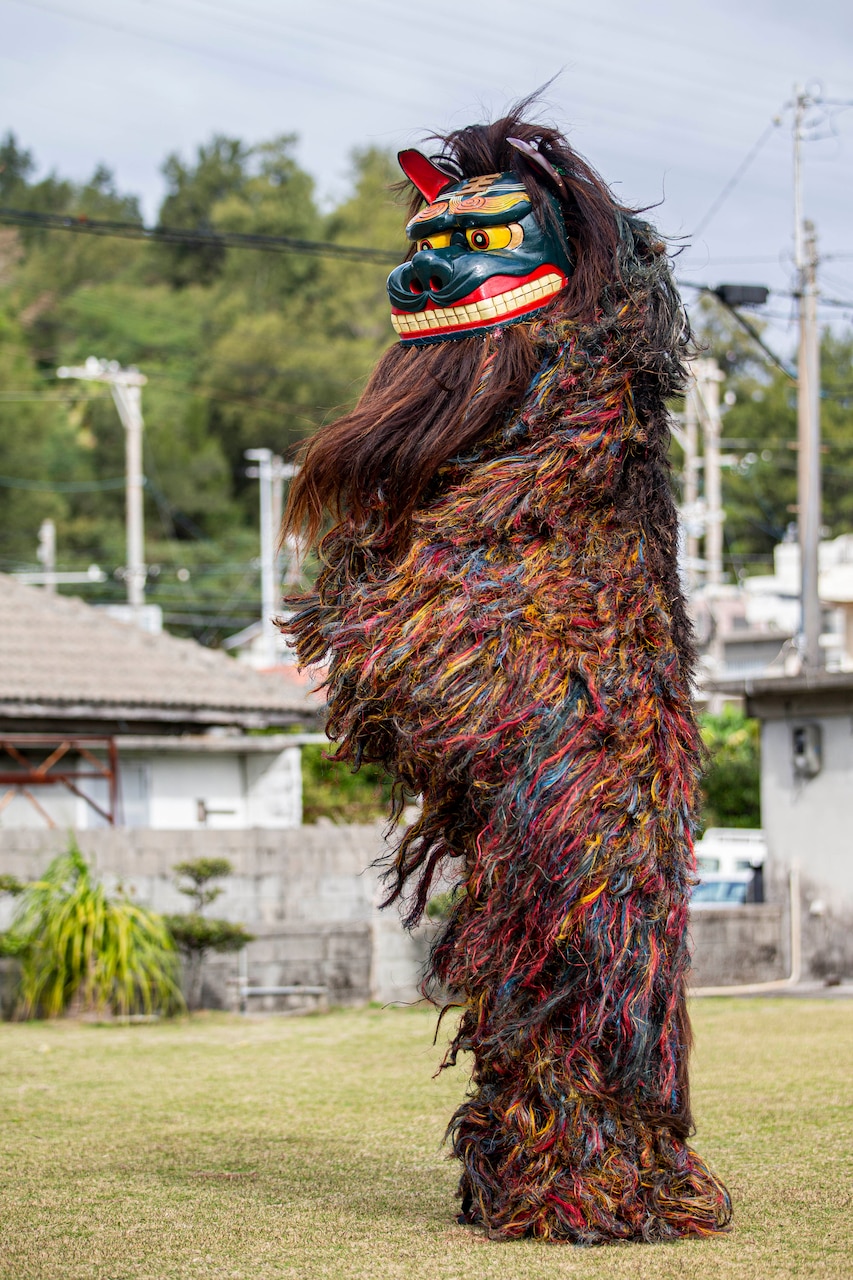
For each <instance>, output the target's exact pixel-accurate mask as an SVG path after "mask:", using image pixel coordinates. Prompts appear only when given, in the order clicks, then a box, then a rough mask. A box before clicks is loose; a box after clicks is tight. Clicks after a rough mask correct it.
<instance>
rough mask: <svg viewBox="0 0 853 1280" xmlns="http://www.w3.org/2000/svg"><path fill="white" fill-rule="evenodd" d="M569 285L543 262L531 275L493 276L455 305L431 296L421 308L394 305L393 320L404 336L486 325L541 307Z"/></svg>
mask: <svg viewBox="0 0 853 1280" xmlns="http://www.w3.org/2000/svg"><path fill="white" fill-rule="evenodd" d="M565 285H566V276H565V274H564V273H563V272H562V271H560V269H559V267H555V266H552V265H551V264H550V263H543V265H542V266H540V267H537V268H536V270H535V271H532V272H531V273H530V275H527V276H490V277H489V278H488V280H484V281H483V283H482V284H481V285H478V287H477V288H476V289H474V290H472V292H471V293H469V294H467V295H466V296H465V297H464V298H460V300H459V301H458V302H454V304H453V306H448V307H440V306H436V304H435V303H434V302H433V300H432V299H431V298H430V300H429V301H428V302H427V304H426V306H425V307H423V308H422V309H421V310H420V311H401V310H400V309H399V308H398V307H392V308H391V323H392V324H393V326H394V328H395V329H396V331H397V333H398V334H399V336H400V338H402V339H403V340H405V339H407V338H409V339H411V338H429V337H432V336H434V335H441V334H445V333H447V332H448V331H452V332H462V331H464V330H466V329H483V328H486V327H488V326H489V325H494V324H500V323H502V322H503V321H504V320H512V319H514V318H515V317H516V316H522V315H526V314H527V313H528V312H529V311H537V310H538V309H539V308H540V307H544V306H545V305H546V303H548V302H550V301H551V299H552V298H554V297H555V296H556V295H557V294H558V293H559V292H560V290H561V289H563V288H565Z"/></svg>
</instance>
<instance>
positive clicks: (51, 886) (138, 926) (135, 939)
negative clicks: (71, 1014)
mask: <svg viewBox="0 0 853 1280" xmlns="http://www.w3.org/2000/svg"><path fill="white" fill-rule="evenodd" d="M6 938H7V940H8V943H9V944H10V946H9V950H13V951H14V952H16V953H17V955H18V956H19V958H20V961H21V1012H22V1014H23V1016H24V1017H32V1016H34V1015H37V1014H38V1013H42V1014H44V1015H46V1016H47V1017H56V1016H57V1015H59V1014H61V1013H63V1012H65V1011H66V1010H68V1009H70V1008H74V1009H79V1010H80V1011H81V1012H82V1011H84V1010H93V1011H105V1010H111V1011H112V1012H114V1013H117V1014H119V1015H121V1016H127V1015H128V1014H130V1013H135V1012H137V1011H143V1012H145V1013H149V1014H150V1013H154V1012H172V1011H174V1010H175V1009H178V1008H180V1007H182V1006H183V997H182V996H181V991H180V986H179V982H178V957H177V952H176V950H175V944H174V942H173V940H172V937H171V935H170V933H169V930H168V928H167V927H166V924H165V923H164V921H163V920H162V918H161V917H160V916H158V915H156V914H155V913H154V912H153V911H147V910H146V909H145V908H144V907H140V906H137V904H136V903H133V902H130V901H129V900H128V898H127V897H125V896H124V895H123V894H119V895H117V896H116V897H114V898H110V897H108V896H107V893H106V891H105V889H104V886H103V884H102V883H101V882H100V881H99V880H97V879H96V878H95V877H94V876H93V874H92V871H91V868H90V867H89V864H88V863H87V862H86V859H85V858H84V857H83V855H82V853H81V852H80V850H79V849H78V848H77V847H76V846H75V845H72V846H71V847H70V848H69V850H68V851H67V852H66V853H63V854H60V856H59V857H57V858H55V859H54V860H53V862H52V863H51V864H50V866H49V867H48V869H47V871H46V872H45V874H44V876H43V877H42V878H41V879H40V880H36V881H34V882H33V883H32V884H29V885H27V886H26V887H25V888H24V890H23V892H22V893H21V895H20V902H19V903H18V907H17V910H16V913H15V918H14V920H13V922H12V927H11V928H10V930H9V932H8V934H7V935H6Z"/></svg>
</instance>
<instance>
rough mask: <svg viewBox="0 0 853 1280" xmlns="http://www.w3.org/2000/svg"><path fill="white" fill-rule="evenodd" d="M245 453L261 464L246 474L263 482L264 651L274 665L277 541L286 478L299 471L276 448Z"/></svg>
mask: <svg viewBox="0 0 853 1280" xmlns="http://www.w3.org/2000/svg"><path fill="white" fill-rule="evenodd" d="M243 456H244V458H247V459H248V460H249V461H250V462H256V463H257V464H258V465H257V466H256V467H247V468H246V475H247V476H250V477H251V478H252V479H256V480H258V482H259V486H258V487H259V490H260V495H259V496H260V508H261V510H260V526H261V627H262V637H263V645H262V653H263V663H264V666H265V667H274V666H275V663H276V634H277V630H276V625H275V622H274V621H273V614H274V613H275V611H276V609H277V608H278V607H279V605H280V603H281V567H280V563H279V556H278V553H277V545H276V544H277V540H278V535H279V531H280V529H281V518H282V510H283V505H284V481H285V480H287V479H289V478H290V477H291V476H293V475H294V474H295V471H296V468H295V467H294V466H292V465H291V464H290V463H287V462H283V461H282V459H281V458H280V457H279V456H278V455H277V454H275V453H273V451H272V449H246V450H245V451H244V453H243Z"/></svg>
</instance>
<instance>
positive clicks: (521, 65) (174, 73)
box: [0, 0, 853, 346]
mask: <svg viewBox="0 0 853 1280" xmlns="http://www.w3.org/2000/svg"><path fill="white" fill-rule="evenodd" d="M0 14H2V32H1V33H0V35H1V36H2V38H0V132H5V130H6V129H11V130H13V131H14V132H15V134H16V135H17V136H18V139H19V141H20V142H21V143H22V144H23V145H25V146H26V147H28V148H30V149H31V150H32V151H33V152H34V153H35V156H36V158H37V160H38V163H39V167H40V171H41V172H45V171H47V170H49V169H55V170H56V171H57V172H58V173H60V174H63V175H67V176H70V177H73V178H76V179H84V178H86V177H88V176H89V175H90V174H91V172H92V171H93V169H94V167H95V165H96V164H98V163H99V162H104V163H106V164H107V165H108V166H109V167H110V168H111V169H113V170H114V172H115V174H116V177H117V180H118V183H119V185H120V187H121V188H122V189H124V190H128V191H132V192H135V193H137V194H139V195H140V196H141V197H142V200H143V207H144V210H145V214H146V217H147V218H149V219H151V218H153V217H154V216H155V214H156V210H157V206H158V203H159V200H160V198H161V196H162V192H163V187H162V180H161V178H160V173H159V169H160V166H161V164H162V162H163V160H164V158H165V156H166V155H167V153H169V152H170V151H174V150H177V151H179V152H181V153H182V154H184V155H185V156H187V157H189V156H191V155H192V153H193V151H194V149H195V147H196V146H197V145H198V144H199V143H200V142H203V141H205V140H206V139H208V138H209V137H210V135H211V134H212V133H214V132H222V133H227V134H230V135H234V136H237V137H240V138H243V139H245V140H246V141H249V142H255V141H260V140H262V139H264V138H269V137H271V136H273V135H275V134H279V133H290V132H293V133H296V134H298V136H299V140H300V141H299V150H298V155H299V159H300V162H301V163H302V165H303V166H304V167H305V168H306V169H308V170H309V171H310V172H311V173H312V174H313V175H314V177H315V179H316V182H317V189H318V192H319V194H320V195H321V196H322V197H323V198H324V199H325V200H331V199H334V198H335V197H336V196H337V195H339V194H340V193H341V192H342V191H343V190H345V187H346V173H347V157H348V155H349V154H350V152H351V151H352V149H353V148H355V147H360V146H365V145H369V144H378V145H381V146H387V147H391V148H394V149H397V148H399V147H400V146H405V145H412V144H417V142H418V140H419V137H420V136H421V135H422V133H423V132H424V131H426V130H428V129H431V128H447V127H448V126H449V127H457V126H461V125H464V124H468V123H471V122H473V121H475V120H478V119H483V118H484V117H485V116H487V115H491V114H495V113H497V112H500V110H501V109H502V108H503V107H504V106H505V105H506V104H507V103H508V102H509V101H511V100H512V99H513V98H515V97H518V96H521V95H522V94H524V93H527V92H529V91H530V90H531V89H533V88H535V87H536V86H537V85H539V84H541V83H542V82H544V81H545V80H547V79H548V78H549V77H551V76H553V75H554V74H556V73H558V72H559V73H561V74H560V75H559V79H558V80H557V82H556V83H555V84H554V85H553V86H552V88H551V89H550V90H549V92H548V95H547V103H546V108H545V114H546V115H547V116H548V117H550V118H551V119H552V120H553V121H556V122H557V123H559V124H560V125H561V126H562V127H563V128H565V129H566V130H568V132H569V134H570V137H571V140H572V142H573V144H574V145H575V146H576V147H577V149H578V150H580V151H581V152H582V153H583V154H584V155H585V156H586V157H587V158H588V159H589V160H590V161H591V162H592V163H593V164H594V165H595V167H596V168H597V169H598V170H599V171H600V172H601V173H602V175H603V176H604V177H605V179H606V180H607V181H608V182H609V183H611V184H612V186H613V187H614V190H615V191H616V193H617V195H618V196H619V197H620V198H621V199H623V200H624V201H625V202H626V203H629V204H636V205H649V204H658V205H660V207H659V208H658V209H657V210H656V211H655V213H654V217H655V219H656V220H657V222H658V224H659V225H660V227H661V229H662V230H663V231H664V232H665V233H666V234H667V235H669V236H674V237H677V236H684V237H687V238H688V239H689V238H690V237H691V235H692V233H693V232H694V230H695V228H696V227H697V226H699V225H700V223H701V221H702V219H703V218H704V217H705V215H706V214H707V212H708V210H709V209H710V208H711V206H712V204H713V203H714V201H715V199H716V198H717V197H718V196H719V195H720V193H721V192H722V190H723V189H724V188H725V186H726V184H727V182H728V181H729V180H730V179H731V177H732V176H733V174H734V173H735V172H736V171H737V169H738V167H739V166H740V165H741V163H742V162H743V161H744V159H745V158H746V156H747V155H748V153H749V152H750V150H751V149H752V148H753V146H754V144H756V142H757V141H758V140H759V138H761V137H762V135H763V134H764V133H765V131H766V130H767V128H768V126H770V125H771V122H772V120H773V119H774V117H776V116H778V117H779V118H780V123H779V125H778V127H777V128H775V129H771V131H770V136H769V137H767V138H766V140H765V141H764V143H763V145H762V147H761V149H760V151H759V153H758V155H757V156H756V157H755V159H754V161H753V162H752V164H751V165H750V167H749V169H748V170H747V172H746V173H745V175H744V176H743V177H742V179H741V180H740V181H739V182H738V183H737V184H736V186H735V187H734V189H733V190H732V192H731V194H730V195H729V197H728V198H727V200H726V201H725V202H724V203H723V205H722V206H721V208H720V209H719V211H718V212H717V213H715V214H714V216H713V217H712V218H711V220H710V221H709V222H708V223H707V226H706V227H705V229H704V231H702V233H701V234H700V235H698V236H697V237H695V238H693V240H692V243H691V245H690V247H689V248H688V249H687V250H686V251H685V253H684V254H683V256H682V258H681V260H680V262H679V266H678V271H679V275H680V277H681V278H682V279H684V280H699V281H704V282H708V283H718V282H720V281H721V280H741V281H748V282H763V283H766V284H769V285H771V286H773V287H774V288H775V289H777V290H779V293H778V294H776V295H774V297H773V299H772V302H771V307H770V314H771V315H772V316H773V317H778V322H777V324H775V325H774V336H775V337H776V338H777V339H778V341H779V343H780V344H787V345H788V346H789V345H790V334H789V333H788V332H787V329H786V317H787V316H788V315H789V313H790V302H789V300H788V299H787V298H786V297H785V296H784V291H785V290H789V289H790V288H791V284H792V273H791V248H792V196H791V112H790V110H786V109H785V104H786V103H788V102H790V99H791V96H792V89H793V85H794V83H795V82H801V83H804V84H808V85H810V86H811V87H813V88H814V90H815V92H821V93H822V95H823V96H824V97H825V98H827V99H834V100H843V101H849V102H851V103H853V58H851V54H853V5H852V4H851V3H850V0H810V2H809V3H805V4H804V3H801V2H800V0H798V2H797V3H794V0H715V3H713V4H707V3H706V4H701V3H700V4H697V3H691V2H690V0H643V2H642V3H636V2H634V3H632V2H631V0H597V3H595V4H590V3H588V2H587V3H585V4H578V3H576V2H575V0H568V2H567V0H563V2H562V3H561V2H560V0H525V2H524V3H523V4H522V3H515V4H514V3H511V2H510V0H477V3H475V4H470V5H467V4H465V3H464V2H463V0H430V2H429V3H423V4H418V5H416V4H411V3H407V2H406V0H302V2H301V3H295V2H294V0H245V2H244V3H240V4H238V3H235V2H234V0H0ZM813 116H814V120H815V128H814V129H812V130H811V132H812V133H814V134H815V135H816V137H815V139H814V140H810V141H809V142H808V143H807V145H806V146H805V149H804V151H805V169H804V176H805V210H806V214H807V216H810V217H812V218H813V219H814V220H815V222H816V223H817V226H818V234H819V242H820V247H821V250H822V251H823V253H824V254H826V255H832V257H831V258H828V259H827V260H826V261H825V262H823V263H822V267H821V277H822V278H821V284H822V290H823V292H824V294H825V295H826V296H828V297H833V298H840V299H843V300H845V301H853V244H851V236H850V226H851V221H853V220H851V216H850V212H851V203H853V165H851V159H853V110H844V109H843V108H841V107H835V106H828V107H826V108H824V109H821V110H820V111H815V112H814V113H813ZM282 230H283V231H286V228H282ZM688 296H689V295H688ZM824 314H825V316H826V317H827V318H829V317H830V316H834V317H836V318H838V319H844V318H846V319H847V320H849V319H850V318H851V315H853V310H851V311H850V312H846V313H844V312H839V311H838V309H835V310H826V312H825V313H824Z"/></svg>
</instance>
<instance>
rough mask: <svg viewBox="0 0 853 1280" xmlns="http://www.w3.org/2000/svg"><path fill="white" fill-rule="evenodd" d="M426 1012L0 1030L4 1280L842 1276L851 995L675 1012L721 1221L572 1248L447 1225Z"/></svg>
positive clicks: (450, 1097)
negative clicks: (690, 1027) (721, 1233)
mask: <svg viewBox="0 0 853 1280" xmlns="http://www.w3.org/2000/svg"><path fill="white" fill-rule="evenodd" d="M434 1020H435V1019H434V1015H433V1013H432V1012H431V1011H429V1010H424V1009H412V1010H403V1011H393V1010H387V1011H384V1010H379V1009H366V1010H359V1011H348V1012H335V1013H331V1014H328V1015H325V1016H317V1017H307V1018H282V1019H279V1018H274V1017H273V1018H266V1019H260V1018H258V1019H254V1018H253V1019H239V1018H237V1017H229V1016H227V1015H219V1014H216V1015H208V1016H204V1015H199V1016H197V1017H194V1018H192V1019H191V1020H183V1021H176V1022H173V1023H165V1024H161V1025H154V1026H132V1027H116V1026H113V1027H110V1026H91V1025H81V1024H75V1023H69V1022H60V1023H50V1024H47V1023H31V1024H26V1025H9V1024H4V1025H2V1026H0V1152H2V1156H0V1160H2V1166H0V1202H1V1203H0V1275H2V1276H3V1277H4V1278H5V1277H10V1278H14V1280H31V1278H34V1277H39V1278H40V1280H41V1278H46V1280H64V1278H65V1277H69V1278H71V1277H73V1278H75V1280H76V1278H77V1277H80V1278H81V1280H82V1277H97V1278H98V1280H101V1278H103V1280H107V1278H110V1280H124V1278H125V1277H128V1278H129V1277H133V1278H134V1280H142V1278H143V1277H145V1278H146V1280H165V1278H166V1277H187V1278H189V1277H192V1278H195V1277H198V1278H199V1280H201V1278H202V1277H204V1278H205V1280H207V1278H208V1277H210V1278H217V1280H218V1278H219V1277H230V1278H232V1280H238V1278H239V1280H265V1278H266V1277H285V1276H286V1277H299V1278H300V1280H302V1278H313V1277H325V1276H329V1277H365V1278H366V1280H367V1278H369V1280H385V1278H386V1277H389V1278H390V1277H395V1278H396V1277H401V1278H402V1277H406V1280H408V1278H409V1277H414V1278H417V1280H420V1278H422V1280H479V1278H480V1277H483V1280H485V1278H486V1277H489V1278H491V1277H495V1280H497V1278H498V1277H500V1280H527V1277H530V1280H534V1278H535V1280H539V1278H540V1277H541V1280H546V1278H547V1280H554V1278H555V1277H561V1276H577V1277H584V1280H597V1278H598V1277H630V1278H631V1280H647V1278H649V1280H657V1278H664V1277H666V1278H667V1280H669V1278H671V1280H676V1278H677V1280H693V1278H694V1277H697V1278H699V1280H705V1278H706V1277H708V1278H709V1280H722V1278H723V1277H729V1276H732V1277H756V1278H757V1280H771V1278H772V1277H777V1276H786V1277H787V1276H821V1277H836V1276H837V1277H842V1276H847V1277H849V1276H850V1275H851V1273H853V1263H851V1253H853V1249H851V1222H853V1207H851V1200H850V1172H851V1170H850V1158H851V1152H853V1133H852V1132H851V1108H850V1095H851V1075H850V1064H851V1060H853V1052H852V1051H853V1002H849V1001H846V1000H838V1001H829V1000H827V1001H820V1000H814V1001H811V1000H810V1001H800V1000H706V1001H704V1002H700V1003H697V1004H696V1006H695V1007H694V1024H695V1029H696V1041H697V1049H696V1055H695V1059H694V1091H695V1107H696V1115H697V1120H698V1125H699V1134H698V1137H697V1140H696V1145H697V1147H698V1148H699V1150H700V1151H701V1152H702V1154H703V1155H704V1156H706V1157H707V1158H708V1159H709V1160H710V1161H711V1162H712V1164H713V1165H714V1167H715V1168H716V1169H717V1170H718V1172H719V1173H720V1174H721V1175H722V1176H723V1177H724V1178H725V1180H726V1181H727V1182H728V1185H729V1187H730V1189H731V1192H732V1195H733V1198H734V1201H735V1214H736V1219H735V1222H736V1225H735V1228H734V1230H733V1232H732V1233H731V1235H729V1236H727V1237H723V1238H720V1239H715V1240H710V1241H708V1240H704V1241H698V1240H694V1241H683V1242H681V1243H679V1244H675V1245H657V1246H648V1245H623V1246H617V1247H612V1248H604V1249H594V1250H581V1249H576V1248H572V1247H565V1246H550V1245H542V1244H536V1243H533V1242H530V1241H524V1242H520V1243H514V1244H495V1243H491V1242H489V1241H486V1240H484V1239H483V1237H482V1236H480V1235H478V1234H477V1233H475V1232H472V1231H471V1230H469V1229H466V1228H463V1227H458V1226H457V1225H456V1224H455V1221H454V1211H455V1201H454V1199H453V1192H454V1187H455V1181H456V1169H455V1166H454V1164H453V1163H452V1162H450V1161H448V1160H447V1159H446V1157H445V1155H444V1152H443V1150H442V1145H441V1143H442V1134H443V1130H444V1126H445V1123H446V1121H447V1119H448V1117H449V1116H450V1114H451V1112H452V1110H453V1108H454V1106H455V1104H456V1102H457V1100H458V1099H459V1097H460V1095H461V1094H462V1092H463V1089H464V1087H465V1078H464V1074H463V1072H462V1071H461V1070H454V1071H447V1072H445V1073H443V1075H442V1076H440V1077H439V1078H438V1079H437V1080H436V1079H433V1078H432V1075H433V1071H434V1070H435V1067H436V1065H437V1061H438V1057H439V1050H438V1049H436V1048H433V1047H432V1043H431V1041H432V1028H433V1025H434Z"/></svg>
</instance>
